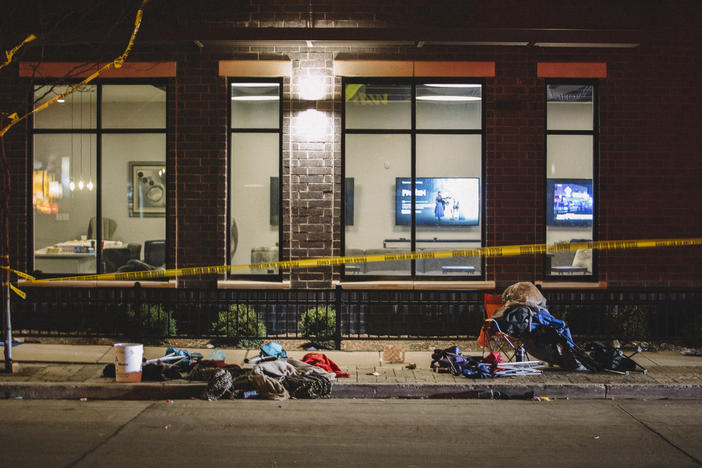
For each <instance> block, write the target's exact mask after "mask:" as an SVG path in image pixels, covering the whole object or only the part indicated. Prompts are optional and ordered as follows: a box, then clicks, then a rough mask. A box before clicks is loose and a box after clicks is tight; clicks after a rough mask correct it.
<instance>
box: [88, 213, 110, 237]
mask: <svg viewBox="0 0 702 468" xmlns="http://www.w3.org/2000/svg"><path fill="white" fill-rule="evenodd" d="M116 230H117V221H115V220H114V219H112V218H105V217H104V216H103V218H102V240H113V239H112V236H113V235H114V234H115V231H116ZM96 236H97V220H96V218H95V216H93V217H92V218H90V222H89V223H88V239H95V238H96Z"/></svg>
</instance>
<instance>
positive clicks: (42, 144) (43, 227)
mask: <svg viewBox="0 0 702 468" xmlns="http://www.w3.org/2000/svg"><path fill="white" fill-rule="evenodd" d="M91 148H92V155H90V152H91ZM81 151H82V153H83V169H84V175H85V180H87V177H88V176H89V175H90V169H89V166H90V167H92V179H93V182H96V181H97V179H96V175H95V167H96V165H95V151H96V140H95V136H94V135H67V134H53V135H52V134H45V135H35V136H34V155H35V159H34V169H36V170H46V171H48V172H50V173H53V174H54V175H55V177H56V180H57V181H60V182H61V188H62V193H63V195H62V197H61V198H58V199H56V204H57V205H58V213H50V214H44V213H40V212H39V211H38V210H37V209H35V210H34V247H35V248H36V249H40V248H43V247H48V246H50V245H53V244H56V243H57V242H64V241H67V240H75V239H80V236H81V235H86V234H87V233H88V223H89V222H90V218H91V217H92V216H94V213H95V211H96V208H95V207H96V206H97V195H96V190H95V189H93V190H92V191H89V190H87V189H83V190H82V191H81V190H78V188H76V189H75V191H73V192H71V191H70V190H69V188H68V184H69V182H70V180H71V175H73V178H74V180H75V181H76V183H77V182H78V179H79V178H80V177H81V174H80V156H81ZM64 169H66V170H64Z"/></svg>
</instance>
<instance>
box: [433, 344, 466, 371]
mask: <svg viewBox="0 0 702 468" xmlns="http://www.w3.org/2000/svg"><path fill="white" fill-rule="evenodd" d="M464 362H465V358H464V357H463V356H461V350H460V349H459V348H458V346H451V347H449V348H446V349H435V350H434V352H433V353H432V355H431V364H430V365H429V368H430V369H436V370H437V372H451V373H452V374H453V375H461V372H462V371H463V363H464Z"/></svg>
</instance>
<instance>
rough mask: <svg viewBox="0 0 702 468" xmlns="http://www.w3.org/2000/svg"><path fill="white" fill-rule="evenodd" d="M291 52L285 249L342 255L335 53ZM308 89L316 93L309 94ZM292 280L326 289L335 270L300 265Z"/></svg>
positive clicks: (293, 254) (296, 254) (294, 254)
mask: <svg viewBox="0 0 702 468" xmlns="http://www.w3.org/2000/svg"><path fill="white" fill-rule="evenodd" d="M289 55H290V58H291V59H292V77H291V79H290V86H289V89H288V90H286V91H289V92H286V109H285V113H284V116H285V117H284V119H285V122H284V129H285V130H284V131H285V134H284V143H283V172H284V174H283V175H282V176H283V181H284V189H283V195H284V198H285V200H284V202H283V210H284V212H283V219H284V220H285V225H284V229H283V231H284V234H283V244H284V249H283V251H285V250H287V251H288V252H289V255H290V258H291V259H293V260H295V259H304V258H321V257H329V256H332V255H334V254H338V246H339V239H338V238H337V239H335V235H334V227H335V226H337V225H338V224H339V219H338V216H339V209H338V204H335V199H336V198H339V191H338V187H339V181H340V176H339V175H338V174H340V163H339V161H340V159H341V156H340V154H341V152H340V143H339V135H340V132H339V122H340V120H339V119H338V118H337V117H336V116H335V113H336V112H338V110H339V109H338V104H336V100H335V99H336V94H337V91H336V87H335V86H334V76H333V55H332V53H330V52H313V51H310V50H304V51H301V52H299V53H291V54H289ZM310 92H311V93H312V94H317V96H314V95H313V96H307V95H306V93H310ZM335 188H337V190H335ZM337 237H338V236H337ZM289 279H290V281H291V283H292V285H293V287H298V288H328V287H330V286H331V281H332V269H331V268H329V267H318V268H310V269H302V270H300V269H296V270H292V271H291V272H290V273H289Z"/></svg>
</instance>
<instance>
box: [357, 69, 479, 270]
mask: <svg viewBox="0 0 702 468" xmlns="http://www.w3.org/2000/svg"><path fill="white" fill-rule="evenodd" d="M482 92H483V87H482V85H481V84H477V83H470V82H442V81H440V80H436V81H421V82H420V81H418V80H415V81H405V82H401V81H399V82H398V81H386V80H356V79H354V80H351V79H349V80H345V82H344V96H345V106H344V177H345V184H344V192H345V193H344V204H343V206H344V228H345V229H344V251H345V255H347V256H359V255H378V254H393V253H400V252H408V251H418V252H426V251H431V250H456V249H461V250H462V249H469V248H475V247H480V246H481V245H482V238H483V236H482V232H483V229H482V226H483V196H482V194H483V184H482V180H483V141H484V135H483V128H484V125H483V109H482ZM344 274H345V276H346V277H347V278H352V277H358V276H362V277H364V278H367V277H370V276H376V277H383V278H391V277H395V278H398V279H403V278H404V279H408V278H415V277H422V278H429V277H432V278H436V279H445V278H449V277H453V278H457V277H460V278H465V277H469V278H472V279H479V278H481V277H482V261H481V258H480V257H473V256H471V257H451V258H424V259H416V260H413V261H410V260H392V261H384V262H369V263H364V264H358V265H353V264H352V265H346V266H345V268H344Z"/></svg>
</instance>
